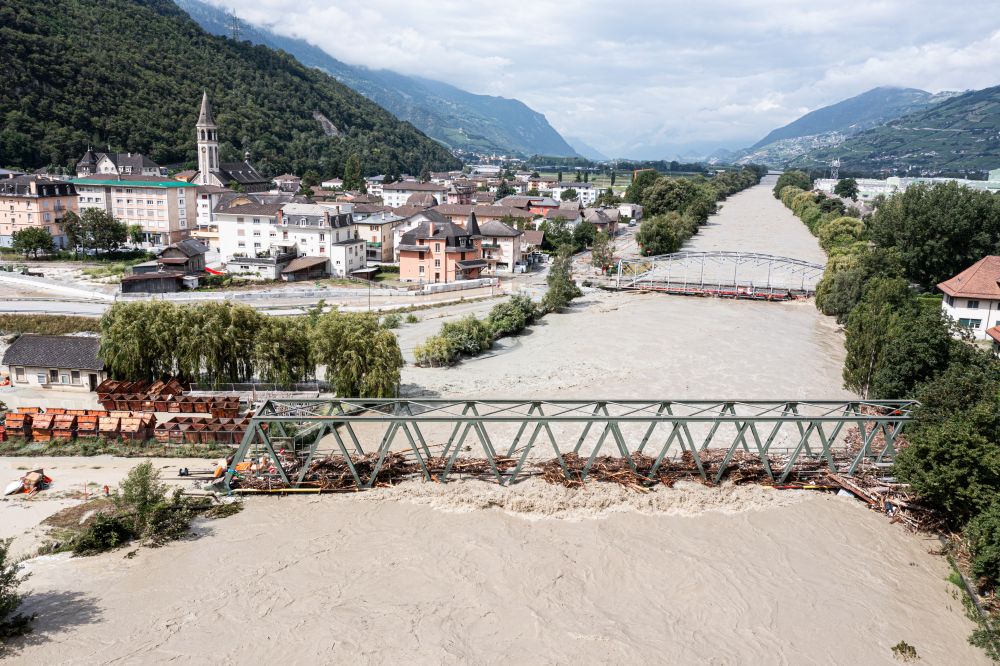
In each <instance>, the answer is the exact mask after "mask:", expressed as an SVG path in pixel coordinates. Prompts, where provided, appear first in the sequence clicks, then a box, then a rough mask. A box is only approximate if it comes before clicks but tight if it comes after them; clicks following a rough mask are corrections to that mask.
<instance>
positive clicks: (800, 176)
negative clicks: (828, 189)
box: [774, 171, 812, 199]
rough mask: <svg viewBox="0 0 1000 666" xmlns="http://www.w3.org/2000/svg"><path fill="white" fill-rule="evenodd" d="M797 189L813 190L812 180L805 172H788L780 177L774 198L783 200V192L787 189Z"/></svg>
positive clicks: (775, 185) (776, 184) (775, 186)
mask: <svg viewBox="0 0 1000 666" xmlns="http://www.w3.org/2000/svg"><path fill="white" fill-rule="evenodd" d="M788 186H792V187H797V188H799V189H800V190H811V189H812V179H811V178H810V177H809V174H807V173H806V172H804V171H786V172H784V173H783V174H781V175H780V176H778V182H777V183H775V184H774V198H775V199H780V198H781V190H783V189H784V188H785V187H788Z"/></svg>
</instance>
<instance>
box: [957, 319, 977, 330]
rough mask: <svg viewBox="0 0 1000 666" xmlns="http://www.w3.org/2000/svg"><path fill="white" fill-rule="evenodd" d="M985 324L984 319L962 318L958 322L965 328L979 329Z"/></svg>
mask: <svg viewBox="0 0 1000 666" xmlns="http://www.w3.org/2000/svg"><path fill="white" fill-rule="evenodd" d="M982 323H983V320H982V319H966V318H964V317H963V318H962V319H959V320H958V325H959V326H961V327H963V328H979V327H980V326H981V325H982Z"/></svg>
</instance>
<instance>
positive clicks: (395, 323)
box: [382, 312, 403, 328]
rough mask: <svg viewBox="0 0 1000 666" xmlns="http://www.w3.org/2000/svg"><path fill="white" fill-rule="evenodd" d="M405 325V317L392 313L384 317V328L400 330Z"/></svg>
mask: <svg viewBox="0 0 1000 666" xmlns="http://www.w3.org/2000/svg"><path fill="white" fill-rule="evenodd" d="M402 323H403V317H402V316H401V315H399V314H398V313H396V312H391V313H389V314H387V315H385V316H384V317H382V328H399V327H400V326H401V325H402Z"/></svg>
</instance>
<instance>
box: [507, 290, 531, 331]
mask: <svg viewBox="0 0 1000 666" xmlns="http://www.w3.org/2000/svg"><path fill="white" fill-rule="evenodd" d="M510 302H511V303H513V304H514V305H515V306H516V307H517V308H518V309H519V310H521V312H523V313H524V321H525V323H527V324H531V323H534V321H535V319H537V318H538V308H537V307H536V306H535V302H534V301H532V300H531V296H528V295H527V294H516V295H514V296H511V297H510Z"/></svg>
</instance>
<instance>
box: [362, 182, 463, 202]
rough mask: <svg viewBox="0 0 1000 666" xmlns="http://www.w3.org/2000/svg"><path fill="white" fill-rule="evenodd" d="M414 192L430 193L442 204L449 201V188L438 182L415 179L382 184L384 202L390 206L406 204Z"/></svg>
mask: <svg viewBox="0 0 1000 666" xmlns="http://www.w3.org/2000/svg"><path fill="white" fill-rule="evenodd" d="M369 191H370V190H369ZM414 194H430V195H431V196H433V197H434V200H435V201H436V202H437V203H439V204H442V203H446V202H447V198H448V188H447V187H445V186H444V185H438V184H437V183H420V182H417V181H415V180H406V181H402V182H399V183H389V184H388V185H383V186H382V202H383V203H384V204H385V205H386V206H389V207H390V208H397V207H399V206H404V205H406V203H407V201H408V200H409V198H410V197H411V196H412V195H414Z"/></svg>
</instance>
